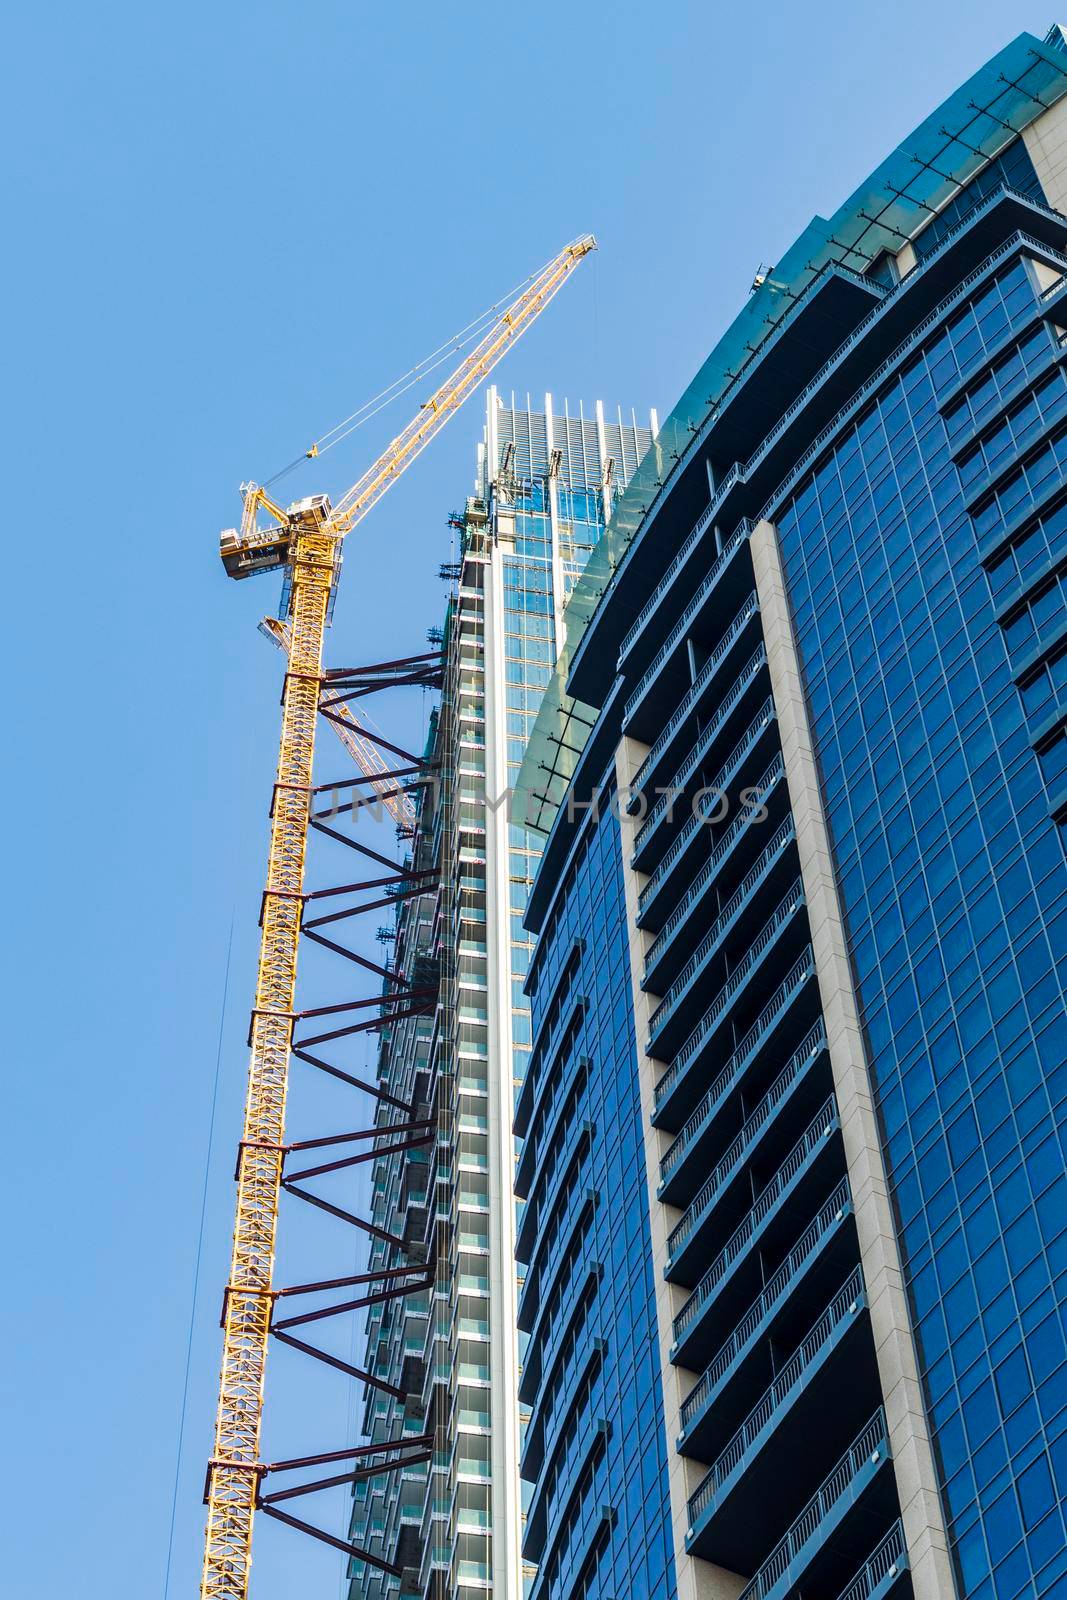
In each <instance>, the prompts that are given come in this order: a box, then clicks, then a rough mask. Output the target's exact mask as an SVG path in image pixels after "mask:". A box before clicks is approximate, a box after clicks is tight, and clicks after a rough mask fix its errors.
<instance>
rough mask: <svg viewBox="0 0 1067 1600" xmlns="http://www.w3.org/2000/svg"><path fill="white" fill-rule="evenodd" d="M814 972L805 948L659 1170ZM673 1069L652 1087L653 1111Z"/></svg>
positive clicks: (667, 1164) (669, 1161) (668, 1165)
mask: <svg viewBox="0 0 1067 1600" xmlns="http://www.w3.org/2000/svg"><path fill="white" fill-rule="evenodd" d="M814 970H815V966H814V959H813V956H812V953H811V951H810V949H809V950H806V951H805V952H804V954H803V955H802V956H801V958H800V960H799V961H797V962H796V963H795V964H794V965H793V966H792V967H790V969H789V971H788V973H787V974H786V976H785V977H784V978H783V980H782V982H781V983H780V984H779V985H778V988H777V989H776V990H775V992H774V994H773V995H772V996H771V998H770V999H769V1000H768V1002H767V1004H766V1005H765V1006H764V1008H763V1010H762V1011H761V1012H760V1014H759V1016H758V1017H757V1018H756V1020H755V1022H754V1023H753V1024H752V1026H751V1028H749V1030H748V1032H747V1033H746V1034H745V1036H744V1038H743V1039H742V1040H741V1043H740V1044H739V1045H738V1046H737V1047H736V1049H735V1050H734V1051H733V1053H732V1054H731V1056H730V1059H729V1061H728V1062H727V1063H726V1065H725V1067H723V1069H722V1071H721V1072H720V1073H719V1075H718V1077H717V1078H716V1079H715V1081H714V1083H713V1084H712V1086H711V1088H710V1089H709V1090H708V1091H707V1093H706V1094H705V1095H704V1096H703V1098H702V1099H701V1101H700V1104H699V1105H698V1106H697V1107H696V1109H695V1110H694V1111H693V1112H692V1113H691V1114H690V1115H689V1116H688V1117H687V1118H686V1120H685V1124H684V1126H683V1127H682V1128H681V1129H680V1131H679V1133H678V1137H677V1138H676V1139H675V1141H674V1144H672V1145H671V1147H670V1149H669V1150H668V1151H667V1152H666V1154H665V1155H664V1157H663V1162H664V1165H663V1167H661V1169H660V1170H661V1171H663V1172H669V1171H670V1170H671V1167H672V1166H673V1158H674V1152H675V1149H676V1147H677V1146H678V1145H680V1144H681V1143H682V1142H683V1141H685V1140H686V1139H688V1138H689V1137H690V1135H691V1134H692V1133H693V1132H694V1131H695V1129H696V1126H697V1124H698V1123H699V1122H701V1121H702V1120H703V1118H704V1117H705V1116H707V1114H708V1111H709V1110H710V1109H711V1107H712V1105H713V1104H714V1103H715V1101H717V1100H720V1099H721V1098H722V1097H723V1095H725V1094H726V1092H727V1090H728V1089H729V1088H730V1087H731V1086H732V1085H733V1083H734V1082H735V1081H736V1079H738V1078H739V1077H740V1076H741V1074H742V1072H744V1071H745V1069H746V1068H747V1066H748V1064H749V1060H750V1059H751V1056H752V1055H753V1054H754V1052H755V1050H756V1049H757V1048H758V1047H759V1045H760V1044H761V1043H762V1042H763V1039H764V1037H765V1035H766V1034H767V1032H768V1030H769V1028H770V1026H771V1023H772V1022H774V1021H775V1020H776V1019H777V1018H778V1016H779V1015H780V1014H781V1013H782V1011H784V1010H785V1007H786V1006H787V1005H788V1004H789V1002H790V1000H792V998H793V996H794V995H795V994H796V993H797V991H798V990H799V988H800V987H801V985H802V984H803V983H805V982H806V981H807V979H808V978H810V977H811V975H812V973H813V972H814ZM676 1066H677V1061H676V1060H675V1061H673V1062H672V1063H671V1065H670V1066H669V1067H668V1068H667V1071H666V1072H665V1073H664V1074H663V1076H662V1078H661V1079H660V1080H659V1082H658V1083H657V1084H656V1088H655V1105H654V1109H655V1110H657V1111H658V1110H659V1108H660V1106H661V1105H662V1103H663V1101H664V1099H666V1097H667V1095H668V1094H669V1093H670V1091H671V1089H673V1087H674V1085H675V1083H676V1082H677V1081H678V1076H679V1074H676V1073H675V1070H674V1069H675V1067H676Z"/></svg>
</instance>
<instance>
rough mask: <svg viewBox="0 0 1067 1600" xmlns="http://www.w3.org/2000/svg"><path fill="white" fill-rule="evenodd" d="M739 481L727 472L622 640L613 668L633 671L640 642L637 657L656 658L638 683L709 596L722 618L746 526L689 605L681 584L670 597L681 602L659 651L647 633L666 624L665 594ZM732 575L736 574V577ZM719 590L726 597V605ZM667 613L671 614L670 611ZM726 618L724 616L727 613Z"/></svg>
mask: <svg viewBox="0 0 1067 1600" xmlns="http://www.w3.org/2000/svg"><path fill="white" fill-rule="evenodd" d="M739 478H740V474H739V472H738V470H737V469H735V470H734V471H733V472H732V473H728V474H727V477H726V478H725V479H724V480H723V482H722V483H721V484H720V485H719V488H718V489H717V490H716V492H715V496H714V498H713V499H712V501H711V504H710V505H708V506H707V507H705V509H704V510H703V511H702V512H701V514H700V517H699V519H698V520H697V523H696V526H695V527H694V529H693V532H692V533H691V534H690V535H689V537H688V539H687V540H686V541H685V543H684V544H683V545H682V547H681V549H680V550H679V552H678V554H677V556H675V558H674V560H673V561H672V562H671V564H670V566H669V567H668V568H667V570H666V572H665V573H664V574H663V576H662V577H661V578H660V579H659V580H658V582H657V583H656V585H655V587H654V589H653V590H652V592H651V594H650V595H649V596H648V599H647V600H646V601H645V603H644V605H643V606H642V607H641V610H640V611H639V612H638V614H637V618H636V620H635V622H634V624H633V626H632V627H631V628H630V630H629V632H628V633H627V634H626V635H625V637H624V638H623V640H622V645H621V648H620V650H619V655H618V669H620V670H622V669H624V668H626V667H627V666H628V665H629V666H630V670H631V671H632V670H633V664H632V662H631V661H630V657H631V655H632V654H633V652H634V650H635V647H636V646H637V645H638V642H639V641H641V643H642V646H643V648H642V649H641V650H640V651H639V654H640V655H641V656H643V658H644V659H645V660H646V661H647V660H648V659H649V656H650V655H651V653H652V652H653V651H655V658H654V660H653V663H652V665H651V667H650V668H649V669H648V672H647V673H646V674H645V675H644V676H643V678H642V684H644V683H645V682H646V681H648V680H649V679H650V678H651V677H654V676H656V675H658V674H659V673H660V672H661V671H662V669H663V666H664V663H665V662H666V661H667V659H668V658H669V656H670V655H671V653H672V651H674V650H676V649H677V648H678V646H679V644H680V643H681V641H682V640H683V639H684V638H685V635H686V633H687V632H688V631H689V630H690V629H691V628H693V627H694V626H695V625H697V619H698V618H699V616H700V615H701V613H702V612H703V611H704V610H705V608H706V607H707V606H708V603H709V601H710V600H711V599H712V597H713V596H714V597H715V599H716V601H717V604H718V610H719V614H720V615H721V614H722V612H723V610H726V608H727V605H728V596H729V592H730V591H731V590H733V589H734V587H735V585H736V577H735V569H736V568H737V566H738V563H737V560H736V557H737V553H738V551H739V550H740V549H741V546H742V545H743V544H745V543H746V542H747V539H748V535H749V533H750V531H751V529H750V526H749V524H748V523H747V522H746V523H742V524H741V525H740V526H739V527H738V529H737V531H736V532H735V533H733V534H732V535H731V536H730V538H729V539H728V540H727V541H726V543H725V544H724V545H723V547H722V551H721V552H720V554H719V555H717V556H716V557H715V559H714V560H713V561H712V563H711V565H710V567H709V568H708V570H707V572H706V573H705V575H704V577H703V578H702V579H701V580H700V583H699V584H698V585H697V586H696V596H695V598H694V599H693V600H691V601H690V602H689V604H688V605H686V604H685V592H686V591H685V589H684V588H683V587H682V586H681V585H679V589H678V593H677V596H675V597H672V598H674V599H675V603H676V604H681V605H682V606H683V610H682V614H681V616H680V617H679V618H678V621H677V622H675V623H674V624H673V626H672V627H671V630H670V632H669V633H668V634H667V637H666V638H665V639H664V640H663V643H662V644H661V645H660V646H659V649H658V650H657V649H656V645H655V640H654V639H653V638H652V634H653V633H654V632H659V631H660V630H662V629H663V627H664V626H665V625H666V620H667V617H668V607H667V606H666V604H665V601H666V600H667V597H668V596H669V595H670V591H671V590H672V588H673V587H674V585H675V583H676V581H677V579H678V577H679V576H680V574H681V573H682V572H683V570H684V569H685V568H686V567H687V566H688V564H689V562H690V560H691V558H692V557H693V556H694V554H695V553H696V551H697V549H698V547H699V545H700V543H701V540H702V538H703V536H704V534H705V533H707V532H708V531H710V529H711V526H712V523H713V520H714V518H715V516H716V515H717V514H721V512H722V508H723V505H724V503H725V501H726V499H727V497H728V496H729V494H730V492H731V490H732V489H733V488H735V487H736V485H737V483H738V481H739ZM745 569H746V570H745V572H744V574H743V581H745V582H747V583H748V584H751V582H752V571H751V565H750V563H748V562H747V561H746V563H745ZM737 576H741V575H740V574H738V575H737ZM724 591H725V592H726V595H727V598H726V600H725V601H724ZM689 592H690V593H692V592H693V590H692V588H690V589H689ZM740 598H741V596H740V594H738V595H737V600H740ZM735 604H736V601H735ZM670 609H671V610H673V607H671V608H670ZM675 614H676V613H675ZM727 615H729V612H728V610H727ZM657 625H658V627H657ZM642 634H644V635H645V638H644V640H641V636H642ZM638 670H639V669H638ZM642 692H643V691H642V690H641V689H640V688H639V689H638V690H637V691H636V692H635V693H634V694H633V695H631V697H630V699H629V700H628V701H627V702H626V705H625V707H624V709H623V721H624V722H629V721H630V719H631V718H632V717H633V715H634V713H635V711H637V709H638V706H639V703H640V696H641V694H642Z"/></svg>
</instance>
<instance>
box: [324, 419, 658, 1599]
mask: <svg viewBox="0 0 1067 1600" xmlns="http://www.w3.org/2000/svg"><path fill="white" fill-rule="evenodd" d="M655 429H656V419H655V415H654V414H653V415H652V417H651V418H650V423H649V426H648V427H642V426H639V425H638V424H637V422H636V420H635V419H633V418H631V419H630V420H629V421H628V422H624V421H623V419H622V417H621V415H620V416H618V417H617V418H616V420H615V421H607V420H606V419H605V416H604V411H603V408H602V407H601V406H600V405H599V404H598V405H597V406H596V407H595V409H594V413H593V415H592V416H591V417H590V416H586V415H584V414H583V413H582V412H581V411H579V413H578V415H577V416H571V415H570V414H569V413H568V411H567V409H566V407H565V408H564V410H563V412H562V413H559V412H556V411H554V409H553V404H552V400H551V397H550V396H546V398H545V402H544V410H543V411H542V412H533V411H531V410H530V409H529V406H528V405H527V406H525V407H517V406H516V405H515V403H514V401H512V403H511V404H505V403H504V402H503V401H502V400H501V399H500V397H499V396H498V394H497V392H496V390H495V389H490V390H489V391H488V396H487V407H486V420H485V432H484V438H483V442H482V444H481V446H480V447H479V453H478V467H477V478H476V493H475V494H474V495H473V496H471V497H470V498H469V499H468V500H467V502H466V505H465V508H464V510H463V512H462V513H460V514H457V515H455V516H454V517H453V518H452V519H451V520H452V525H453V532H454V534H455V538H456V544H455V547H454V550H453V556H454V560H453V562H452V563H451V564H450V565H449V566H448V567H446V568H444V569H442V570H443V575H444V576H445V577H446V578H447V579H448V581H449V582H450V583H451V585H452V595H451V598H450V600H449V604H448V608H447V613H446V619H445V625H444V629H443V641H442V673H443V693H442V701H441V708H440V712H439V715H438V716H436V717H435V718H434V721H433V723H432V726H431V735H430V742H429V745H428V748H427V750H426V752H425V758H424V759H425V769H424V770H425V776H426V777H427V778H428V779H429V781H426V782H424V783H423V784H422V785H421V786H420V789H419V796H420V798H419V801H418V823H417V828H416V830H415V833H414V838H413V841H412V846H411V854H410V857H409V859H408V860H407V861H406V862H405V870H406V871H408V872H410V874H411V875H410V877H409V878H408V879H407V887H406V888H405V889H404V890H402V897H401V898H399V899H398V900H397V905H396V917H395V925H394V928H393V930H392V931H393V936H394V940H395V943H394V959H393V962H392V966H393V969H394V970H395V971H396V972H398V973H399V975H400V977H401V980H402V987H403V989H404V991H405V992H406V993H409V994H421V993H424V992H425V991H426V990H427V988H429V987H434V986H436V985H437V984H438V983H439V984H440V989H439V999H438V1001H437V1004H436V1007H435V1008H434V1009H433V1010H432V1011H431V1010H430V1009H426V1010H423V1011H421V1012H420V1011H416V1012H415V1013H414V1014H409V1015H404V1016H402V1017H401V1018H400V1019H399V1020H397V1021H395V1022H390V1023H389V1025H388V1026H387V1027H386V1028H385V1029H384V1030H383V1032H382V1035H381V1049H380V1055H379V1061H378V1073H379V1079H380V1082H381V1083H382V1084H383V1085H385V1084H387V1085H388V1087H389V1091H390V1094H391V1095H393V1096H395V1097H396V1098H397V1099H398V1100H400V1101H402V1102H404V1103H405V1104H407V1105H410V1106H414V1107H415V1108H416V1110H415V1117H416V1119H424V1118H432V1119H434V1120H435V1123H436V1137H435V1142H434V1143H433V1144H431V1145H426V1144H420V1145H417V1146H415V1147H414V1148H411V1149H409V1150H406V1151H405V1152H403V1153H402V1155H400V1156H399V1157H398V1156H396V1155H395V1154H392V1153H387V1154H385V1155H384V1156H383V1157H382V1158H381V1159H379V1160H378V1161H377V1162H376V1163H375V1167H374V1185H373V1196H374V1199H373V1205H374V1211H373V1222H374V1224H375V1226H376V1228H377V1229H378V1230H379V1234H378V1235H376V1236H375V1237H374V1239H373V1241H372V1247H371V1248H372V1259H371V1267H372V1270H374V1271H375V1272H378V1273H380V1274H385V1273H387V1272H389V1271H390V1270H391V1269H394V1268H398V1267H400V1266H402V1265H404V1263H405V1262H409V1261H410V1260H411V1259H412V1256H411V1255H410V1254H407V1255H405V1254H404V1253H403V1251H401V1250H400V1249H399V1248H398V1247H397V1245H396V1244H395V1243H392V1242H390V1241H391V1240H397V1239H400V1240H403V1241H404V1242H405V1244H406V1246H407V1247H408V1250H409V1252H410V1250H411V1248H412V1247H413V1246H417V1255H418V1258H419V1259H422V1260H424V1261H425V1262H426V1263H427V1264H428V1265H429V1266H432V1268H433V1278H432V1282H429V1281H428V1282H427V1284H426V1287H425V1289H424V1290H422V1291H421V1292H419V1293H417V1294H411V1293H403V1292H398V1293H396V1294H391V1295H388V1297H385V1298H382V1299H380V1300H379V1301H378V1302H377V1303H376V1304H375V1305H373V1306H372V1307H371V1308H370V1311H369V1313H368V1324H367V1334H366V1349H365V1357H364V1362H363V1365H364V1367H365V1368H366V1369H367V1370H369V1371H372V1372H373V1373H374V1374H375V1377H376V1378H377V1379H379V1380H384V1386H383V1385H382V1383H381V1382H377V1383H375V1384H369V1383H368V1384H367V1385H366V1386H365V1388H364V1409H363V1431H364V1435H365V1440H366V1442H367V1443H368V1444H379V1445H384V1444H385V1443H386V1442H391V1443H394V1444H395V1442H396V1441H397V1440H400V1439H407V1440H409V1441H410V1449H409V1450H408V1452H407V1455H408V1464H407V1465H405V1466H404V1467H403V1468H402V1469H401V1470H400V1471H399V1472H398V1473H394V1474H392V1475H388V1476H386V1475H381V1474H376V1475H373V1476H368V1477H367V1478H365V1479H363V1480H362V1481H360V1482H358V1483H357V1485H356V1489H355V1500H354V1504H353V1515H352V1525H351V1530H350V1539H351V1543H352V1545H353V1546H354V1547H358V1548H361V1549H364V1550H366V1551H367V1552H368V1553H370V1554H371V1555H373V1556H375V1557H377V1559H378V1561H379V1562H380V1563H381V1564H380V1565H377V1566H375V1565H371V1564H370V1563H368V1562H367V1561H362V1560H354V1561H353V1563H352V1566H351V1573H352V1578H351V1594H352V1600H364V1597H366V1600H384V1597H385V1596H387V1595H404V1596H411V1597H415V1596H419V1597H420V1600H430V1597H437V1596H441V1597H443V1596H449V1597H452V1596H455V1597H457V1600H474V1597H475V1596H477V1597H479V1600H483V1597H485V1596H486V1595H489V1594H492V1595H494V1596H500V1597H506V1600H520V1597H521V1595H522V1593H523V1579H524V1576H525V1577H527V1578H528V1577H529V1576H530V1575H531V1573H530V1571H529V1569H527V1570H526V1572H525V1574H524V1570H523V1565H522V1558H521V1553H520V1548H521V1540H522V1495H521V1489H520V1455H521V1448H522V1435H521V1426H520V1405H521V1366H520V1363H521V1355H522V1351H521V1345H522V1344H524V1343H525V1340H526V1336H527V1334H528V1332H529V1330H530V1328H531V1327H532V1324H533V1319H534V1317H535V1315H536V1310H537V1307H536V1305H533V1304H530V1303H528V1299H527V1298H524V1295H523V1292H522V1283H521V1282H520V1281H518V1280H517V1277H516V1266H515V1258H516V1248H517V1235H518V1234H519V1233H521V1232H522V1230H523V1227H524V1221H523V1213H524V1212H526V1211H527V1210H530V1208H531V1207H532V1208H533V1210H535V1209H536V1196H527V1205H526V1206H523V1205H522V1203H521V1202H520V1204H519V1206H518V1214H517V1207H516V1184H518V1186H519V1188H520V1189H521V1188H522V1186H523V1184H524V1176H525V1175H524V1172H523V1163H522V1161H521V1160H520V1162H519V1165H518V1171H516V1161H515V1142H514V1139H513V1136H512V1131H511V1125H512V1118H513V1107H514V1099H515V1094H516V1092H517V1088H518V1086H520V1085H521V1083H522V1081H523V1078H524V1075H525V1071H526V1064H527V1061H528V1058H529V1049H530V1042H531V1041H530V1015H529V1005H528V1001H527V999H526V997H525V995H524V993H523V984H524V980H525V976H526V973H527V971H528V967H529V961H530V955H531V950H532V936H531V935H530V934H529V933H528V932H527V930H526V929H525V928H524V927H523V925H522V923H523V914H524V912H525V908H526V901H527V897H528V894H529V890H530V886H531V883H532V880H533V876H534V872H535V869H536V866H537V862H538V859H539V854H540V842H539V838H538V836H537V835H535V834H531V833H529V832H528V831H527V830H525V829H523V828H520V827H516V826H515V825H514V824H513V823H512V821H511V818H510V806H509V800H508V795H509V790H510V786H511V785H512V784H513V782H514V779H515V775H516V773H517V771H518V767H519V763H520V761H521V759H522V755H523V753H524V750H525V747H526V741H527V736H528V732H529V728H530V726H531V724H532V722H533V718H534V716H535V715H536V712H537V709H538V707H539V705H540V703H541V698H542V695H543V692H544V689H545V686H546V684H547V683H548V680H549V677H550V674H551V672H552V669H553V666H554V663H555V660H556V657H557V654H558V649H559V646H560V643H561V641H562V627H563V604H564V601H565V600H566V598H567V596H568V595H569V593H570V590H571V587H572V585H573V583H574V581H575V580H576V578H577V576H578V575H579V574H580V573H581V571H582V569H583V568H584V565H585V561H586V558H587V556H588V554H589V552H590V550H591V549H592V547H593V545H594V544H595V543H596V542H597V540H598V539H599V538H600V535H601V533H602V531H603V528H604V526H605V523H606V521H607V519H608V517H609V516H610V514H611V508H612V504H613V499H614V497H615V495H616V494H617V493H618V492H619V491H620V490H621V489H622V488H624V487H625V485H626V483H627V482H628V480H629V478H630V476H631V475H632V474H633V472H634V471H635V469H636V467H637V465H638V463H639V461H640V460H641V457H642V456H643V454H644V453H645V451H646V450H647V448H648V445H649V443H650V441H651V439H652V437H653V436H654V433H655ZM381 1105H382V1109H381V1113H380V1122H381V1125H382V1127H383V1129H384V1128H385V1127H387V1126H388V1125H395V1124H396V1122H397V1120H398V1118H399V1115H400V1113H399V1112H398V1111H397V1110H396V1109H395V1108H394V1107H393V1106H392V1105H391V1104H390V1103H389V1102H387V1101H383V1102H382V1103H381ZM395 1142H396V1141H395V1137H394V1136H393V1135H391V1134H388V1133H385V1132H383V1133H382V1135H381V1137H380V1140H379V1143H380V1145H381V1146H382V1147H383V1148H384V1149H385V1150H386V1152H391V1151H392V1150H393V1148H394V1146H395ZM523 1192H524V1193H525V1190H523ZM530 1214H531V1215H532V1210H530ZM401 1394H402V1395H403V1396H404V1397H405V1398H403V1399H401V1398H399V1396H400V1395H401ZM428 1439H431V1440H432V1453H429V1452H428V1450H427V1447H426V1444H425V1443H424V1441H427V1440H428ZM390 1569H392V1570H390ZM398 1572H399V1574H400V1575H399V1576H397V1573H398Z"/></svg>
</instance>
